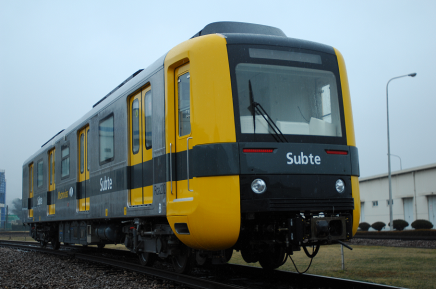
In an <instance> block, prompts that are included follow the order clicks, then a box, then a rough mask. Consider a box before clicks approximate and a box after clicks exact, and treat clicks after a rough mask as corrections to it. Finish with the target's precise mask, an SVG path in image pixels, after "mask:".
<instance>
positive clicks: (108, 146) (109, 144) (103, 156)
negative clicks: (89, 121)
mask: <svg viewBox="0 0 436 289" xmlns="http://www.w3.org/2000/svg"><path fill="white" fill-rule="evenodd" d="M98 131H99V138H100V164H104V163H107V162H110V161H112V160H113V159H114V116H113V115H110V116H109V117H106V118H105V119H103V120H102V121H100V125H99V126H98Z"/></svg>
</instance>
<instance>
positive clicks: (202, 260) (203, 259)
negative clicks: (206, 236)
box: [195, 251, 210, 266]
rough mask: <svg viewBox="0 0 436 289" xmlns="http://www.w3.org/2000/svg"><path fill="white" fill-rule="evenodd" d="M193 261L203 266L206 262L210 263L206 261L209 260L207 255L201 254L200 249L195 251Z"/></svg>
mask: <svg viewBox="0 0 436 289" xmlns="http://www.w3.org/2000/svg"><path fill="white" fill-rule="evenodd" d="M195 261H196V262H197V264H198V265H200V266H205V265H207V264H208V263H210V262H208V261H210V259H209V258H207V255H205V254H201V253H200V251H197V253H195Z"/></svg>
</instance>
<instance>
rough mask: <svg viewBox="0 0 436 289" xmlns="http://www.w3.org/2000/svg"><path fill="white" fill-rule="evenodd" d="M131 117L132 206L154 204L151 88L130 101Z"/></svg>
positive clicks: (130, 198)
mask: <svg viewBox="0 0 436 289" xmlns="http://www.w3.org/2000/svg"><path fill="white" fill-rule="evenodd" d="M129 115H130V121H129V123H130V146H129V147H130V149H129V151H130V168H131V171H130V184H131V189H130V194H129V204H130V205H131V206H139V205H147V204H151V203H152V202H153V165H152V161H151V160H152V151H151V87H150V86H148V87H146V88H144V89H142V90H141V91H140V92H138V93H137V94H136V95H135V96H133V97H132V98H131V99H130V101H129Z"/></svg>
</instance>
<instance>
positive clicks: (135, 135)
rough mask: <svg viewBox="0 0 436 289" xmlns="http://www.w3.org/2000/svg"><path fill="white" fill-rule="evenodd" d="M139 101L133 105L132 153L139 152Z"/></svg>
mask: <svg viewBox="0 0 436 289" xmlns="http://www.w3.org/2000/svg"><path fill="white" fill-rule="evenodd" d="M139 115H140V109H139V99H135V100H134V101H133V103H132V152H133V154H137V153H138V152H139V120H140V116H139Z"/></svg>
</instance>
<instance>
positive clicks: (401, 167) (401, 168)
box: [391, 154, 403, 171]
mask: <svg viewBox="0 0 436 289" xmlns="http://www.w3.org/2000/svg"><path fill="white" fill-rule="evenodd" d="M391 156H394V157H397V158H399V159H400V171H402V170H403V165H402V164H401V158H400V156H397V155H394V154H391Z"/></svg>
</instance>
